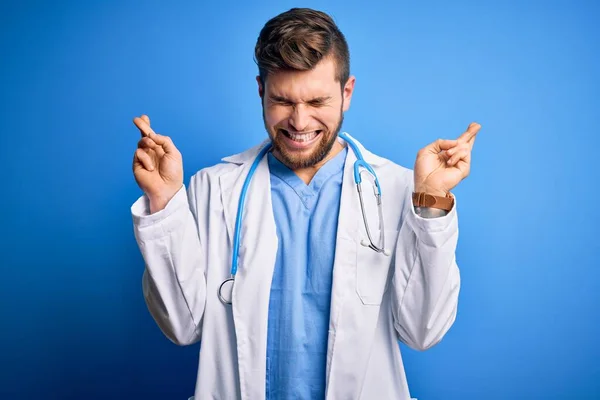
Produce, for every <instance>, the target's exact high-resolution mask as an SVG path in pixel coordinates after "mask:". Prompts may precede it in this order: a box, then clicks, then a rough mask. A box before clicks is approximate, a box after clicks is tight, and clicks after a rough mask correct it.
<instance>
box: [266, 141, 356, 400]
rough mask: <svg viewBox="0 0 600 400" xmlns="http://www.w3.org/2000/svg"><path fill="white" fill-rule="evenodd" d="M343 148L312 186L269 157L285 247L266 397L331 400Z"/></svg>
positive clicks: (272, 314) (274, 302) (277, 274)
mask: <svg viewBox="0 0 600 400" xmlns="http://www.w3.org/2000/svg"><path fill="white" fill-rule="evenodd" d="M347 152H348V150H347V148H344V150H343V151H341V152H340V153H339V154H337V155H336V156H335V157H334V158H332V159H331V160H329V161H328V162H327V163H326V164H325V165H324V166H322V167H321V168H320V169H319V170H318V171H317V174H316V175H315V176H314V178H313V179H312V181H311V182H310V184H309V185H306V184H305V183H304V182H303V181H302V180H301V179H300V178H299V177H298V176H297V175H296V174H295V173H294V172H293V171H292V170H290V169H289V168H288V167H286V166H285V165H284V164H282V163H281V162H280V161H279V160H277V159H276V158H275V157H274V156H273V155H272V154H271V153H269V154H268V160H269V168H270V171H271V188H272V189H271V195H272V199H273V211H274V214H275V223H276V225H277V237H278V238H279V247H278V250H277V261H276V263H275V271H274V273H273V282H272V285H271V297H270V302H269V321H268V332H267V376H266V379H267V380H266V398H267V400H269V399H322V398H325V364H326V357H327V332H328V329H329V306H330V300H331V282H332V275H333V258H334V253H335V237H336V233H337V223H338V214H339V206H340V197H341V190H342V176H343V167H344V162H345V160H346V154H347Z"/></svg>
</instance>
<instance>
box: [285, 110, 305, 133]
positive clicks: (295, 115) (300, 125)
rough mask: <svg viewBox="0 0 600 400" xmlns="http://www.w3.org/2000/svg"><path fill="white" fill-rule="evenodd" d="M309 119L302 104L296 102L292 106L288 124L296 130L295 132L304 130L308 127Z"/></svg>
mask: <svg viewBox="0 0 600 400" xmlns="http://www.w3.org/2000/svg"><path fill="white" fill-rule="evenodd" d="M309 121H310V115H309V112H308V110H307V109H306V106H305V105H304V104H297V105H296V106H294V108H293V110H292V113H291V114H290V119H289V124H290V126H292V127H293V128H294V130H296V132H304V130H305V129H306V127H308V124H309Z"/></svg>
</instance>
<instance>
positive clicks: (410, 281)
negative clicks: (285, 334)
mask: <svg viewBox="0 0 600 400" xmlns="http://www.w3.org/2000/svg"><path fill="white" fill-rule="evenodd" d="M351 138H352V137H351ZM339 140H342V139H339ZM354 141H355V142H356V143H357V145H358V146H359V148H360V149H361V152H362V154H363V157H364V158H365V160H366V161H367V162H368V163H369V164H371V166H372V167H373V168H374V170H375V171H376V173H377V175H378V177H379V181H380V184H381V187H382V195H383V206H384V210H383V212H384V220H385V234H386V238H385V239H386V248H388V249H389V250H390V252H391V256H385V255H383V254H381V253H376V252H374V251H373V250H371V249H369V248H368V247H365V246H363V245H361V240H363V239H366V231H365V228H364V223H363V220H362V215H361V210H360V203H359V199H358V193H357V191H356V185H355V183H354V177H353V165H354V161H355V160H356V157H355V155H354V153H353V152H352V151H351V149H349V150H348V156H347V159H346V163H345V167H344V177H343V183H342V198H341V205H340V215H339V224H338V230H337V241H336V243H337V244H336V251H335V261H334V267H333V285H332V296H331V317H330V322H329V335H328V349H327V368H326V371H327V376H326V378H327V389H326V395H327V399H343V400H346V399H367V400H372V399H409V398H410V393H409V389H408V385H407V381H406V376H405V372H404V365H403V363H402V358H401V355H400V349H399V346H398V340H401V341H402V342H404V343H405V344H406V345H408V346H410V347H411V348H414V349H419V350H425V349H428V348H430V347H431V346H433V345H435V344H436V343H438V342H439V341H440V340H441V339H442V337H443V336H444V335H445V334H446V332H447V331H448V329H449V328H450V326H451V325H452V324H453V322H454V320H455V317H456V311H457V303H458V294H459V289H460V277H459V270H458V266H457V265H456V262H455V249H456V245H457V239H458V221H457V214H456V205H455V206H454V208H453V209H452V210H451V211H450V212H449V213H448V214H447V215H446V216H443V217H439V218H431V219H425V218H421V217H419V216H418V215H417V214H416V213H415V211H414V207H413V205H412V196H411V194H412V191H413V172H412V171H411V170H409V169H407V168H404V167H401V166H399V165H397V164H394V163H393V162H391V161H389V160H386V159H384V158H382V157H378V156H376V155H374V154H372V153H371V152H369V151H367V150H366V149H365V148H364V147H363V146H362V145H361V144H360V143H359V142H357V141H356V140H355V139H354ZM261 146H262V144H261V145H259V146H256V147H254V148H251V149H249V150H247V151H245V152H242V153H240V154H237V155H234V156H231V157H227V158H224V159H223V163H219V164H217V165H215V166H212V167H209V168H206V169H202V170H200V171H198V172H197V173H196V174H195V175H193V176H192V178H191V180H190V184H189V186H188V189H187V191H186V189H185V186H183V187H182V188H181V190H180V191H179V192H178V193H177V194H176V195H175V197H174V198H173V199H171V201H170V202H169V203H168V205H167V207H166V208H165V209H163V210H161V211H159V212H157V213H155V214H151V215H149V208H148V201H147V198H146V197H145V195H144V196H142V197H140V198H139V199H138V200H137V201H136V202H135V203H134V204H133V206H132V208H131V211H132V215H133V223H134V232H135V237H136V240H137V243H138V245H139V248H140V251H141V253H142V256H143V258H144V261H145V264H146V269H145V271H144V274H143V278H142V281H143V293H144V296H145V300H146V303H147V305H148V309H149V311H150V313H151V315H152V316H153V318H154V319H155V321H156V323H157V324H158V326H159V327H160V329H161V330H162V332H163V333H164V334H165V335H166V336H167V337H168V338H169V339H170V340H171V341H173V342H174V343H176V344H178V345H188V344H192V343H196V342H198V341H201V349H200V357H199V366H198V375H197V382H196V389H195V398H196V400H205V399H207V400H208V399H220V400H231V399H248V400H258V399H264V398H265V376H266V344H267V313H268V305H269V294H270V286H271V285H270V284H271V278H272V275H273V268H274V265H275V256H276V252H277V245H278V239H277V235H276V228H275V220H274V216H273V211H272V205H271V187H270V176H269V167H268V164H267V157H264V158H263V160H262V161H261V162H260V164H259V167H258V168H257V169H256V172H255V174H254V176H253V178H252V181H251V184H250V186H249V188H248V195H247V196H246V205H245V211H244V216H243V222H242V231H241V246H240V255H239V267H238V271H237V275H236V277H235V285H234V289H233V305H232V306H230V305H227V306H226V305H224V304H222V303H221V302H220V300H219V298H218V296H217V290H218V288H219V285H220V284H221V283H222V282H223V280H225V279H227V278H228V277H229V276H230V268H231V265H230V263H231V256H232V243H233V237H234V224H235V217H236V213H237V208H238V201H239V198H240V192H241V189H242V185H243V182H244V179H245V178H246V175H247V173H248V170H249V168H250V165H251V164H252V162H253V161H254V158H255V156H256V155H257V154H258V151H259V149H260V147H261ZM363 176H365V175H363ZM363 185H364V189H365V190H364V192H363V194H364V197H365V200H366V201H367V204H366V205H367V208H366V209H367V213H368V217H369V221H370V225H369V226H370V228H371V231H375V236H374V239H373V240H374V241H375V242H377V238H378V236H377V234H378V232H379V231H378V230H377V227H378V215H377V208H376V206H375V203H374V201H373V196H372V191H371V190H370V189H369V188H368V186H369V185H370V184H369V182H368V181H366V182H364V181H363ZM369 200H370V201H369Z"/></svg>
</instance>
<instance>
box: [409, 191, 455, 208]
mask: <svg viewBox="0 0 600 400" xmlns="http://www.w3.org/2000/svg"><path fill="white" fill-rule="evenodd" d="M412 200H413V205H414V206H415V207H429V208H439V209H441V210H446V211H450V210H452V207H454V196H452V195H451V194H450V193H448V194H446V197H442V196H435V195H433V194H429V193H425V192H413V195H412Z"/></svg>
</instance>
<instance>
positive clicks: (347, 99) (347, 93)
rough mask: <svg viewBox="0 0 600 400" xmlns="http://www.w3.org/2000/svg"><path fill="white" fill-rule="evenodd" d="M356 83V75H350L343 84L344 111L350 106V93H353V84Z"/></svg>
mask: <svg viewBox="0 0 600 400" xmlns="http://www.w3.org/2000/svg"><path fill="white" fill-rule="evenodd" d="M355 83H356V77H354V76H350V77H349V78H348V80H347V81H346V84H345V85H344V89H343V91H342V97H343V98H344V109H343V110H344V112H346V111H348V109H349V108H350V102H351V101H352V93H354V84H355Z"/></svg>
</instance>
